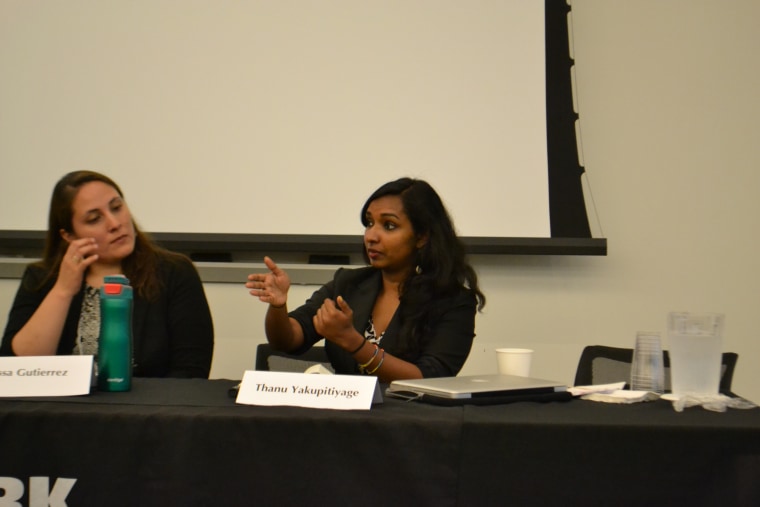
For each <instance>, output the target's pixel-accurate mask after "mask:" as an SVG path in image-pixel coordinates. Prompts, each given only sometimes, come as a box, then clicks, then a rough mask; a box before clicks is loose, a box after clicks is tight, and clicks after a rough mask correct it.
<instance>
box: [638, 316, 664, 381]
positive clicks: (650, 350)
mask: <svg viewBox="0 0 760 507" xmlns="http://www.w3.org/2000/svg"><path fill="white" fill-rule="evenodd" d="M631 390H633V391H651V392H653V393H658V394H662V393H663V392H664V391H665V363H664V361H663V356H662V341H661V340H660V333H655V332H644V331H639V332H638V333H636V346H635V348H634V349H633V362H632V363H631Z"/></svg>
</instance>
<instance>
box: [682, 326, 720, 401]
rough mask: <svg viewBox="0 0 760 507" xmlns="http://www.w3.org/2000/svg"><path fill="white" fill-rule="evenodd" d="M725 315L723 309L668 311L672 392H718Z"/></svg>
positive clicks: (699, 393)
mask: <svg viewBox="0 0 760 507" xmlns="http://www.w3.org/2000/svg"><path fill="white" fill-rule="evenodd" d="M724 319H725V317H724V316H723V314H720V313H688V312H672V313H669V314H668V339H669V341H670V345H669V349H670V379H671V383H672V384H673V386H672V387H673V394H675V395H686V394H692V395H712V394H718V389H719V387H720V367H721V351H722V349H723V346H722V344H723V342H722V339H723V325H724V324H723V322H724Z"/></svg>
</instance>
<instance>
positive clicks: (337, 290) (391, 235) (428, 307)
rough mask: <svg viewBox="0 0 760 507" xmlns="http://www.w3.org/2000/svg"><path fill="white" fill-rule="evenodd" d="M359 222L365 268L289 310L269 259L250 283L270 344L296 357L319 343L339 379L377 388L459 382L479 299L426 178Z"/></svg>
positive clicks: (346, 273) (345, 273)
mask: <svg viewBox="0 0 760 507" xmlns="http://www.w3.org/2000/svg"><path fill="white" fill-rule="evenodd" d="M361 221H362V224H363V225H364V227H365V230H364V254H365V258H366V260H367V261H368V263H369V266H368V267H362V268H357V269H339V270H338V271H337V272H336V273H335V276H334V278H333V280H332V281H330V282H329V283H327V284H326V285H324V286H323V287H321V288H320V289H319V290H317V291H316V292H315V293H314V294H313V295H312V296H311V297H310V298H309V299H308V300H307V301H306V303H305V304H304V305H302V306H301V307H299V308H297V309H295V310H293V311H292V312H290V313H288V310H287V295H288V289H289V288H290V279H289V277H288V275H287V273H286V272H285V271H283V270H282V269H280V268H279V267H278V266H277V264H275V262H274V261H273V260H272V259H270V258H269V257H266V258H265V259H264V262H265V264H266V265H267V267H268V268H269V272H268V273H262V274H252V275H249V276H248V282H247V283H246V287H248V289H250V293H251V295H253V296H255V297H257V298H258V299H259V300H261V301H263V302H265V303H268V304H269V308H268V309H267V314H266V319H265V330H266V335H267V339H268V340H269V342H270V343H271V344H272V347H273V348H275V349H278V350H283V351H287V352H289V353H293V354H299V353H302V352H304V351H306V350H308V349H309V348H311V347H312V346H313V345H314V344H315V343H316V342H318V341H319V340H321V339H322V338H325V340H326V343H325V348H326V351H327V353H328V355H329V357H330V362H331V363H332V365H333V367H334V369H335V371H336V372H337V373H347V374H354V373H360V372H361V373H366V374H371V375H377V376H378V377H379V379H380V381H382V382H390V381H392V380H396V379H402V378H403V379H409V378H422V377H445V376H454V375H456V374H457V373H458V372H459V370H460V369H461V368H462V366H463V365H464V362H465V361H466V359H467V356H468V354H469V352H470V348H471V346H472V340H473V338H474V337H475V314H476V313H477V311H479V310H481V309H482V308H483V306H484V305H485V296H484V295H483V293H482V292H481V291H480V289H479V288H478V281H477V275H476V273H475V271H474V269H473V268H472V266H471V265H470V264H469V263H468V262H467V259H466V256H465V252H464V247H463V245H462V243H461V241H460V240H459V238H458V237H457V236H456V233H455V231H454V226H453V224H452V221H451V218H450V217H449V214H448V212H447V211H446V208H445V207H444V205H443V203H442V201H441V199H440V197H439V196H438V194H437V193H436V191H435V190H434V189H433V188H432V187H431V186H430V185H429V184H428V183H427V182H425V181H422V180H416V179H411V178H401V179H399V180H396V181H392V182H389V183H386V184H385V185H383V186H381V187H380V188H379V189H377V190H376V191H375V192H374V193H373V194H372V195H371V196H370V197H369V198H368V199H367V201H366V203H365V204H364V206H363V208H362V211H361Z"/></svg>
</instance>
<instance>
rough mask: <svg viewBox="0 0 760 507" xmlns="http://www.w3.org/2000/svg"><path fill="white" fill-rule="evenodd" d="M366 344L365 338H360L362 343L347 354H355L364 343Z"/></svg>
mask: <svg viewBox="0 0 760 507" xmlns="http://www.w3.org/2000/svg"><path fill="white" fill-rule="evenodd" d="M366 344H367V340H366V338H362V344H361V345H359V346H358V347H356V350H354V351H352V352H349V354H351V355H352V356H353V355H354V354H356V353H357V352H359V351H360V350H361V349H363V348H364V345H366Z"/></svg>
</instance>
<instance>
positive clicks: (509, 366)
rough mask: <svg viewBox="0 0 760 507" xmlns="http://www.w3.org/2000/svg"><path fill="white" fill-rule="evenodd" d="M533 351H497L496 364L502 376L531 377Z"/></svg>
mask: <svg viewBox="0 0 760 507" xmlns="http://www.w3.org/2000/svg"><path fill="white" fill-rule="evenodd" d="M532 357H533V351H532V350H531V349H496V362H497V364H498V366H499V373H500V374H502V375H517V376H518V377H529V376H530V360H531V358H532Z"/></svg>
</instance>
